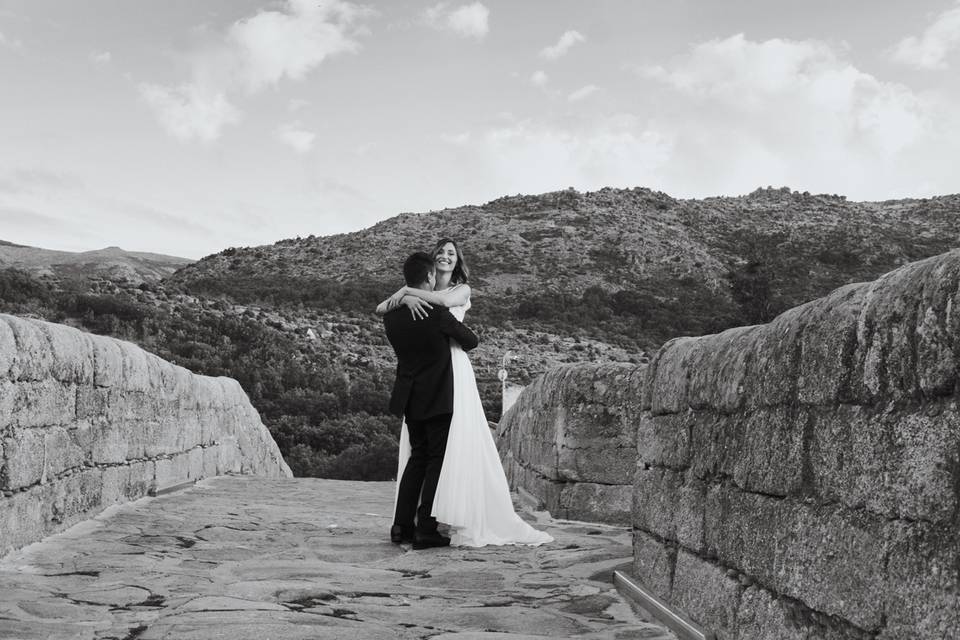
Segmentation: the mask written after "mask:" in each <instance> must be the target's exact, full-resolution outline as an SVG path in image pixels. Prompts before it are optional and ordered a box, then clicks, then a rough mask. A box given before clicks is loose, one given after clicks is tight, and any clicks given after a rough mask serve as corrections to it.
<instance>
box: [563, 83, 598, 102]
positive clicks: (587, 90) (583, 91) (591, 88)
mask: <svg viewBox="0 0 960 640" xmlns="http://www.w3.org/2000/svg"><path fill="white" fill-rule="evenodd" d="M599 90H600V88H599V87H597V86H595V85H592V84H588V85H587V86H585V87H580V88H579V89H577V90H576V91H574V92H572V93H571V94H570V95H568V96H567V100H569V101H570V102H578V101H580V100H583V99H584V98H587V97H589V96H592V95H593V94H595V93H596V92H597V91H599Z"/></svg>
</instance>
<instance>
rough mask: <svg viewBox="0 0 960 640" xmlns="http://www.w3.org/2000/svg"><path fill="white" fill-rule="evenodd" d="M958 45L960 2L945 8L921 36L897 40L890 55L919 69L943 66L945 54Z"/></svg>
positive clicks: (943, 67)
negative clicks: (950, 7) (952, 6)
mask: <svg viewBox="0 0 960 640" xmlns="http://www.w3.org/2000/svg"><path fill="white" fill-rule="evenodd" d="M958 46H960V3H958V6H956V7H954V8H952V9H948V10H947V11H944V12H943V13H941V14H940V15H939V16H937V18H936V20H934V21H933V24H931V25H930V26H928V27H927V28H926V29H924V31H923V33H922V34H921V35H920V36H908V37H906V38H904V39H903V40H901V41H900V42H899V43H897V45H896V47H895V48H894V50H893V53H892V57H893V59H894V60H896V61H897V62H902V63H904V64H908V65H910V66H913V67H917V68H920V69H946V68H947V63H946V61H945V58H946V57H947V55H948V54H949V53H950V52H951V51H952V50H953V49H955V48H957V47H958Z"/></svg>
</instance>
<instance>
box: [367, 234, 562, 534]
mask: <svg viewBox="0 0 960 640" xmlns="http://www.w3.org/2000/svg"><path fill="white" fill-rule="evenodd" d="M468 275H469V271H468V269H467V265H466V262H465V261H464V259H463V254H462V253H461V251H460V249H459V247H458V246H457V244H456V243H455V242H454V241H453V240H449V239H443V240H441V241H440V242H438V243H437V246H436V248H435V249H434V251H433V253H432V254H428V253H422V252H418V253H414V254H413V255H411V256H410V257H409V258H407V261H406V262H405V263H404V266H403V277H404V281H405V282H406V286H404V287H402V288H401V289H400V290H399V291H397V292H396V293H395V294H394V295H392V296H391V297H390V298H388V299H387V300H385V301H384V302H382V303H381V304H380V306H379V307H377V311H378V312H380V313H384V314H385V315H384V317H383V323H384V327H385V329H386V333H387V338H388V339H389V341H390V344H391V345H392V346H393V349H394V351H395V353H396V356H397V379H396V382H395V384H394V388H393V393H392V394H391V396H390V411H391V413H393V414H394V415H396V416H398V417H401V418H403V425H402V428H401V433H400V456H399V458H400V459H399V465H398V469H397V485H398V486H397V501H396V508H395V512H394V520H393V526H392V527H391V529H390V539H391V541H393V542H394V543H397V544H400V543H403V542H411V543H413V548H414V549H427V548H431V547H443V546H447V545H449V544H453V545H457V546H470V547H482V546H485V545H489V544H493V545H503V544H525V545H537V544H543V543H546V542H550V541H552V540H553V538H552V537H551V536H550V535H549V534H547V533H545V532H542V531H538V530H536V529H534V528H533V527H531V526H530V525H529V524H527V523H526V522H525V521H524V520H523V519H521V518H520V517H519V516H518V515H517V514H516V513H515V512H514V510H513V502H512V500H511V497H510V487H509V486H508V484H507V479H506V476H505V475H504V472H503V467H502V466H501V464H500V456H499V454H498V452H497V447H496V444H495V443H494V441H493V436H492V435H491V433H490V428H489V426H488V425H487V418H486V416H485V414H484V412H483V405H482V404H481V402H480V393H479V391H478V389H477V381H476V378H475V377H474V373H473V367H472V365H471V364H470V359H469V358H468V356H467V353H466V352H467V351H469V350H471V349H473V348H474V347H476V346H477V344H478V342H479V341H478V338H477V336H476V334H474V332H473V331H471V330H470V329H469V328H468V327H467V326H466V325H464V324H463V319H464V315H465V314H466V312H467V310H468V309H469V308H470V287H469V285H468V284H467V278H468ZM438 522H442V523H444V524H446V525H448V527H449V533H450V534H451V537H447V536H445V535H442V534H441V533H440V531H439V529H438V527H437V524H438Z"/></svg>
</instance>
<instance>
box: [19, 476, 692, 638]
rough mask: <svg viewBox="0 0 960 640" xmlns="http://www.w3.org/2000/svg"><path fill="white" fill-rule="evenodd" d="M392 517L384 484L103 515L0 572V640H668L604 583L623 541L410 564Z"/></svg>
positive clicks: (305, 486) (212, 494)
mask: <svg viewBox="0 0 960 640" xmlns="http://www.w3.org/2000/svg"><path fill="white" fill-rule="evenodd" d="M392 505H393V484H392V483H366V482H340V481H335V480H318V479H305V478H300V479H294V480H289V479H281V480H266V479H263V478H251V477H220V478H213V479H209V480H205V481H202V482H201V483H199V484H198V485H196V486H195V487H193V488H191V489H189V490H186V491H182V492H179V493H175V494H171V495H167V496H162V497H159V498H145V499H143V500H139V501H137V502H133V503H129V504H126V505H122V506H119V507H112V508H110V509H108V510H107V511H106V512H104V513H103V514H101V516H99V517H98V518H96V519H95V520H90V521H87V522H84V523H81V524H79V525H77V526H75V527H73V528H72V529H69V530H68V531H66V532H64V533H62V534H59V535H56V536H52V537H50V538H47V539H45V540H43V541H42V542H39V543H37V544H34V545H31V546H29V547H26V548H24V549H21V550H20V551H18V552H15V553H13V554H11V555H9V556H7V557H6V558H4V559H3V560H2V561H0V638H3V639H13V638H16V639H18V640H33V639H35V638H50V639H56V640H59V639H67V638H70V639H75V638H76V639H103V640H105V639H108V638H114V639H116V640H156V639H160V638H170V639H176V640H194V639H196V640H214V639H217V638H224V639H229V640H246V639H247V638H250V639H256V640H270V639H274V640H301V639H303V640H306V639H321V640H322V639H327V638H349V639H351V640H362V639H367V638H370V639H379V638H404V639H406V638H436V639H437V640H444V639H451V640H452V639H454V638H456V639H459V640H474V639H476V640H479V639H481V638H484V639H490V640H493V639H503V640H507V639H512V640H522V639H523V638H542V637H551V638H568V637H577V638H595V639H597V640H599V639H604V640H606V639H617V638H647V639H651V640H655V639H668V638H673V636H672V635H671V634H670V633H669V632H668V631H665V630H664V629H663V628H661V627H660V626H658V625H656V624H654V623H651V622H646V621H645V620H644V618H643V613H642V612H641V611H638V610H635V609H634V608H632V607H631V605H630V604H628V603H627V602H626V601H625V600H624V599H623V598H622V597H621V596H620V595H619V594H618V593H617V592H616V591H615V590H614V589H613V586H612V584H610V576H611V573H612V571H613V569H614V568H615V567H616V566H618V565H621V564H624V563H626V562H629V559H630V553H631V550H630V533H629V531H628V530H626V529H622V528H615V527H608V526H604V525H596V526H594V525H589V524H584V523H573V522H562V521H554V520H550V519H548V518H545V517H541V518H540V522H539V524H538V526H540V527H544V528H546V529H547V530H549V531H550V533H551V534H552V535H553V536H554V537H555V538H556V541H555V542H553V543H552V544H550V545H546V546H544V547H539V548H530V547H485V548H481V549H466V548H448V549H439V550H438V549H431V550H426V551H413V550H411V549H410V547H409V546H408V545H404V546H402V547H398V546H395V545H392V544H390V542H389V539H388V529H389V525H390V521H391V517H390V514H391V512H392ZM539 515H541V516H543V514H539ZM529 517H532V516H529Z"/></svg>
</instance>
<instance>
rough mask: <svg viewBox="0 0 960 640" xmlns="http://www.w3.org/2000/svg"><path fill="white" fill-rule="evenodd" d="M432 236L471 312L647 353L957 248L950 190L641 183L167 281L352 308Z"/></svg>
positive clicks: (289, 249)
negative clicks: (880, 191)
mask: <svg viewBox="0 0 960 640" xmlns="http://www.w3.org/2000/svg"><path fill="white" fill-rule="evenodd" d="M441 237H452V238H454V239H456V240H457V241H458V242H459V243H460V244H461V246H462V248H463V250H464V252H465V254H466V258H467V262H468V264H469V266H470V267H471V273H472V276H473V280H472V284H474V288H475V290H476V291H475V294H474V295H475V303H476V304H475V311H473V312H472V313H473V314H474V315H475V316H476V315H477V314H479V316H480V317H481V318H483V319H485V320H491V321H495V322H496V323H497V324H502V323H503V322H507V321H512V322H513V323H514V325H515V326H516V325H517V323H519V324H520V325H523V326H529V327H531V328H545V327H551V328H553V329H557V330H559V331H561V332H562V333H571V329H576V328H578V327H577V326H576V325H577V324H580V323H578V322H577V317H583V315H582V313H581V312H586V316H585V319H588V320H589V321H590V322H589V323H588V325H587V326H584V327H580V328H582V329H584V330H583V331H575V332H573V333H578V334H579V335H581V336H582V337H590V336H592V337H601V338H603V339H605V340H607V341H608V342H613V343H616V344H619V345H621V346H624V347H628V348H630V349H633V350H643V349H647V350H649V349H651V348H654V347H656V346H658V345H659V344H660V343H661V342H662V341H663V340H666V339H668V338H670V337H672V336H674V335H678V334H682V333H699V332H711V331H715V330H719V329H722V328H725V327H727V326H730V325H731V324H743V323H753V322H763V321H766V320H769V319H771V318H772V317H773V315H776V313H778V312H780V311H782V310H784V309H787V308H790V307H792V306H796V305H797V304H801V303H803V302H805V301H807V300H811V299H814V298H816V297H818V296H821V295H823V294H824V293H826V292H828V291H830V290H832V289H833V288H836V287H837V286H840V285H842V284H845V283H847V282H853V281H863V280H870V279H873V278H875V277H876V276H878V275H879V274H881V273H884V272H885V271H888V270H890V269H893V268H895V267H897V266H899V265H901V264H904V263H906V262H911V261H913V260H918V259H921V258H924V257H927V256H930V255H935V254H938V253H942V252H944V251H947V250H949V249H951V248H953V247H956V246H958V245H960V196H957V195H953V196H944V197H939V198H930V199H915V200H895V201H886V202H850V201H847V200H846V198H844V197H842V196H835V195H811V194H809V193H798V192H794V191H791V190H790V189H787V188H783V189H770V188H767V189H758V190H756V191H754V192H753V193H751V194H749V195H747V196H742V197H735V198H733V197H722V198H707V199H703V200H678V199H674V198H672V197H670V196H668V195H666V194H663V193H660V192H654V191H651V190H649V189H643V188H637V189H626V190H617V189H602V190H600V191H597V192H592V193H578V192H576V191H573V190H568V191H560V192H554V193H546V194H542V195H536V196H515V197H506V198H500V199H498V200H494V201H492V202H489V203H487V204H486V205H483V206H468V207H458V208H454V209H444V210H442V211H435V212H430V213H424V214H402V215H399V216H396V217H394V218H391V219H389V220H386V221H383V222H381V223H379V224H377V225H374V226H373V227H370V228H369V229H365V230H363V231H358V232H356V233H349V234H341V235H335V236H327V237H320V238H317V237H313V236H310V237H307V238H295V239H290V240H284V241H281V242H278V243H276V244H275V245H272V246H267V247H253V248H231V249H227V250H225V251H223V252H221V253H218V254H216V255H213V256H208V257H206V258H204V259H202V260H200V261H198V262H196V263H193V264H191V265H189V266H187V267H185V268H183V269H180V270H179V271H178V272H177V273H175V274H174V275H173V276H171V277H170V278H169V279H168V280H167V283H168V284H170V285H172V286H175V287H181V288H182V289H183V290H185V291H189V292H192V293H196V294H213V295H221V294H222V295H227V296H228V297H231V298H233V299H238V298H239V299H245V300H258V301H269V302H271V303H274V304H285V303H297V304H306V305H308V306H313V307H322V306H324V305H328V306H329V305H333V306H338V307H339V308H341V309H344V310H351V308H350V305H351V304H352V302H350V301H351V300H354V299H355V298H356V295H357V289H370V288H372V289H374V290H377V291H379V293H380V294H381V297H382V295H383V294H384V293H386V292H388V291H391V290H393V289H395V288H396V287H398V286H399V285H400V284H401V278H400V276H399V273H400V265H401V264H402V262H403V259H404V258H405V256H406V255H407V254H408V253H409V252H411V251H412V250H414V249H417V248H424V249H426V248H429V247H432V245H433V242H434V241H435V240H437V239H439V238H441ZM331 292H336V294H335V295H333V296H332V298H331V299H330V300H322V299H321V297H322V296H324V295H328V294H330V293H331ZM343 296H346V298H347V301H346V302H344V301H343V299H342V298H343ZM584 296H586V298H585V297H584ZM355 310H356V311H365V309H361V308H357V309H355ZM570 311H575V312H576V314H573V316H572V314H571V313H569V312H570ZM606 311H609V313H606ZM616 316H620V317H621V318H620V319H621V320H622V319H623V317H628V320H627V321H622V322H621V321H618V319H617V317H616ZM634 320H639V321H640V325H641V326H638V325H637V322H634ZM571 322H573V326H571Z"/></svg>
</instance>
